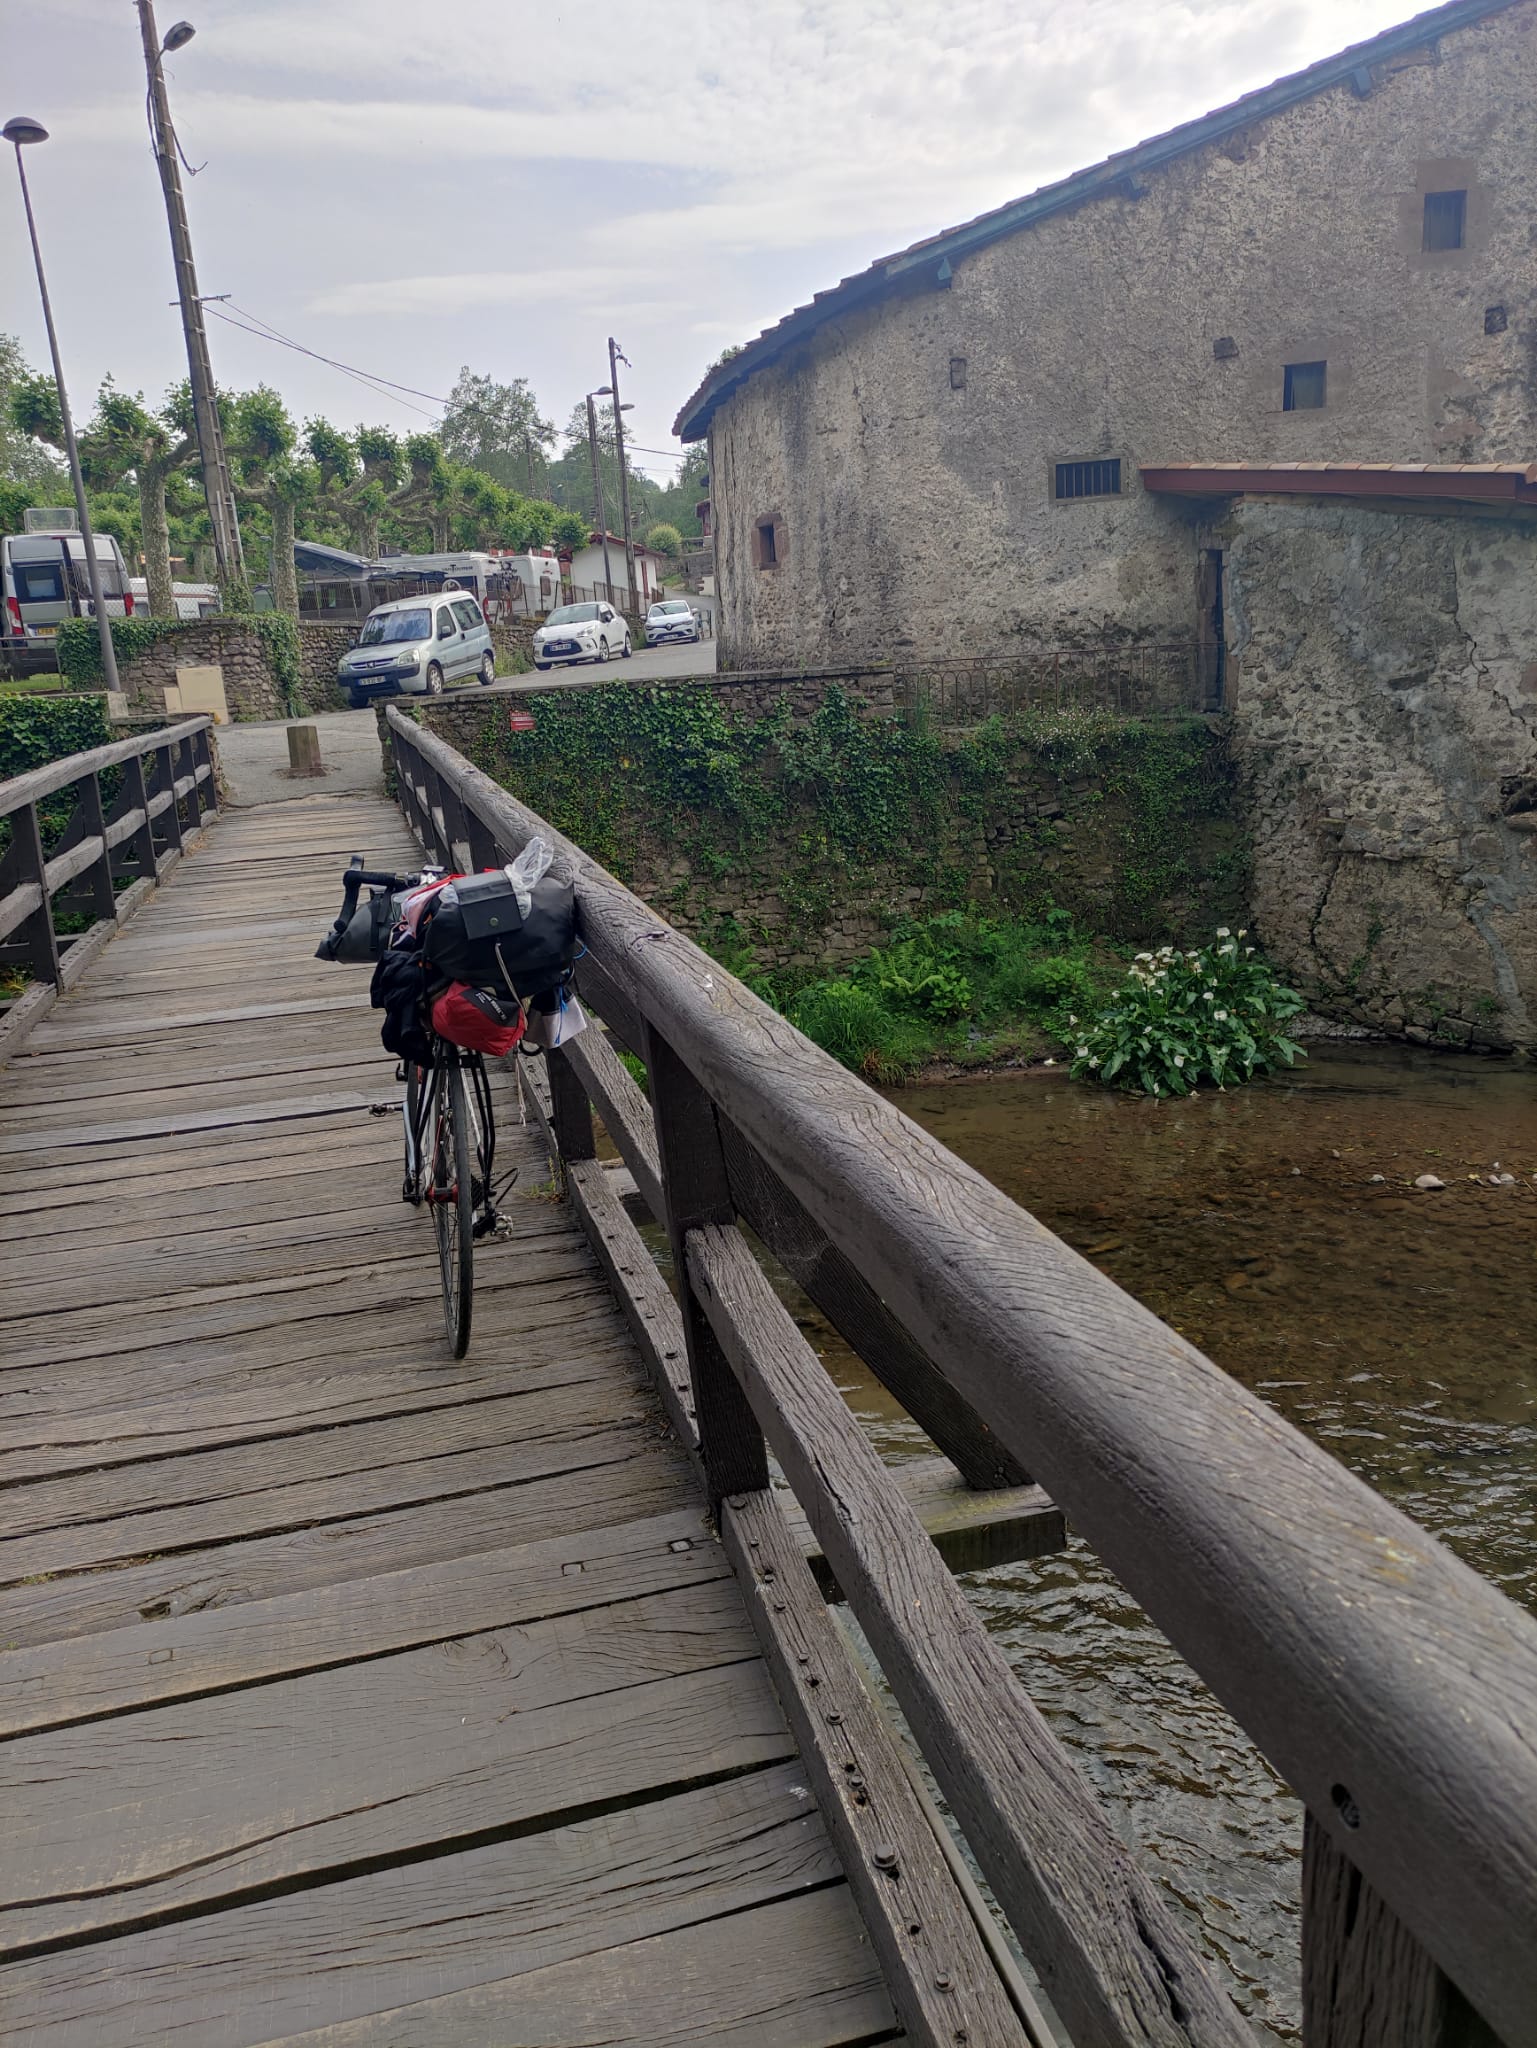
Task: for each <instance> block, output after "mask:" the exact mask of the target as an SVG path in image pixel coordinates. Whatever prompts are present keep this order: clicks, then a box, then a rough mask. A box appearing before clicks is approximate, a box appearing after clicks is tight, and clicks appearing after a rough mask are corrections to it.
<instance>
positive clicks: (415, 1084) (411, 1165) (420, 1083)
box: [400, 1060, 432, 1209]
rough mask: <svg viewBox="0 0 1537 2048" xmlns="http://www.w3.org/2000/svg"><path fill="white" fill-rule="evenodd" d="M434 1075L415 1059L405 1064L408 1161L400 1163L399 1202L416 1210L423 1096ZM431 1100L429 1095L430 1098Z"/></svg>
mask: <svg viewBox="0 0 1537 2048" xmlns="http://www.w3.org/2000/svg"><path fill="white" fill-rule="evenodd" d="M431 1087H432V1074H431V1070H430V1069H429V1068H427V1067H419V1066H418V1065H417V1064H416V1062H415V1060H407V1061H406V1099H405V1101H404V1103H403V1104H402V1105H401V1116H402V1119H403V1122H404V1126H405V1158H404V1160H403V1161H402V1162H401V1166H402V1170H401V1176H400V1199H401V1200H402V1201H403V1202H409V1203H410V1204H411V1206H412V1208H413V1209H419V1208H420V1207H421V1206H422V1178H423V1176H422V1152H423V1149H424V1148H423V1146H422V1145H421V1144H420V1142H415V1143H413V1137H415V1138H416V1139H418V1140H419V1139H420V1138H424V1137H425V1136H426V1133H425V1131H424V1130H423V1129H422V1124H423V1121H424V1113H423V1109H422V1100H423V1095H424V1093H427V1092H428V1091H430V1090H431ZM429 1100H430V1095H429Z"/></svg>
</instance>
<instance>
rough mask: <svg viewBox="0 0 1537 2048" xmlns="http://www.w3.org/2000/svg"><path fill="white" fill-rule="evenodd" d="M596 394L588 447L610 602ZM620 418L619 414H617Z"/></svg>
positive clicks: (590, 411)
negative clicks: (599, 466) (599, 464)
mask: <svg viewBox="0 0 1537 2048" xmlns="http://www.w3.org/2000/svg"><path fill="white" fill-rule="evenodd" d="M595 395H596V394H595V393H593V392H591V391H589V392H588V394H587V449H588V453H589V454H590V455H591V456H592V505H593V510H594V511H595V512H596V513H597V515H598V532H599V533H600V534H601V535H602V537H603V581H604V583H605V584H606V585H607V588H608V595H609V600H610V602H612V601H613V596H614V572H613V571H612V569H610V567H609V565H608V514H607V512H606V511H605V510H604V509H603V475H602V471H601V470H600V469H599V468H598V409H597V407H596V406H595V405H594V404H593V402H592V401H593V398H594V396H595ZM615 418H616V419H617V418H618V414H617V413H616V414H615Z"/></svg>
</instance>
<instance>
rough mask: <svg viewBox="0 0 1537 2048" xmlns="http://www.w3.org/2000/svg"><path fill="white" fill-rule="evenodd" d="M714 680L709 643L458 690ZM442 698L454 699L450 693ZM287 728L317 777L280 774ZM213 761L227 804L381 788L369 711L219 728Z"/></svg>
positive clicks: (284, 768)
mask: <svg viewBox="0 0 1537 2048" xmlns="http://www.w3.org/2000/svg"><path fill="white" fill-rule="evenodd" d="M714 673H715V642H714V641H713V640H702V641H700V642H699V643H698V645H697V646H695V645H684V646H671V647H642V648H641V649H639V651H638V652H637V653H635V654H632V655H631V656H630V658H629V660H628V661H617V660H616V661H610V662H607V663H604V664H603V665H601V666H599V665H596V664H592V665H584V666H582V667H569V668H552V669H547V670H546V671H545V672H544V674H542V675H541V674H539V673H538V672H537V671H534V672H531V673H530V674H528V675H522V676H501V677H499V678H498V679H497V681H496V682H494V683H493V684H492V685H491V686H490V688H489V690H486V689H483V688H482V686H481V685H480V684H478V683H468V684H461V685H459V686H458V687H459V688H462V689H467V690H469V691H471V692H472V693H474V694H475V695H477V696H493V697H494V696H501V695H506V696H515V695H517V694H518V693H519V692H521V691H525V690H549V689H567V690H592V689H599V688H601V687H602V686H603V685H604V684H606V683H619V682H625V683H633V682H636V681H638V680H639V679H641V678H643V677H650V676H708V675H714ZM449 694H450V695H453V694H456V693H455V692H454V691H450V693H449ZM289 723H293V724H296V725H313V726H314V728H315V730H316V731H317V732H318V733H319V735H320V759H321V765H322V766H323V767H324V769H325V774H324V775H323V776H320V777H315V776H294V775H290V773H289V772H288V738H287V731H288V725H289ZM216 737H217V741H218V748H219V761H220V765H221V767H222V768H223V771H224V781H225V786H226V788H227V789H228V791H229V799H230V802H231V804H232V805H233V806H234V807H235V808H237V809H239V808H241V807H242V806H244V805H247V804H272V803H281V802H283V801H284V799H285V798H293V797H303V796H356V795H377V794H378V793H379V792H380V791H381V790H382V789H383V787H384V766H383V761H382V758H381V756H380V753H379V729H378V726H377V724H376V723H375V720H374V714H373V711H372V710H371V709H370V710H368V711H323V712H320V713H318V714H317V715H316V716H315V717H313V718H304V719H295V720H292V721H287V720H274V721H273V722H272V723H270V724H259V725H257V724H252V725H221V726H220V727H219V730H218V733H217V735H216Z"/></svg>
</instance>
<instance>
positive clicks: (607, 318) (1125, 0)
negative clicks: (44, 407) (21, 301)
mask: <svg viewBox="0 0 1537 2048" xmlns="http://www.w3.org/2000/svg"><path fill="white" fill-rule="evenodd" d="M0 7H4V8H6V9H18V8H19V0H0ZM1410 11H1412V0H950V4H948V5H946V6H945V7H943V8H940V7H938V6H936V5H935V4H934V0H709V4H708V5H707V6H703V7H700V8H698V9H696V10H695V11H694V12H693V13H692V14H690V16H689V17H688V21H689V26H688V29H687V32H682V30H681V29H680V26H679V24H678V22H677V21H675V20H674V18H673V17H672V16H671V15H668V14H665V13H664V14H663V15H661V16H657V15H656V14H654V13H653V12H649V11H647V10H644V9H642V8H640V7H639V6H638V5H636V0H584V4H582V5H581V6H578V5H576V4H575V0H546V4H545V5H544V7H543V8H542V9H541V10H540V11H539V13H538V15H537V17H536V16H535V14H534V12H533V10H530V9H526V8H517V9H514V8H511V7H509V6H508V5H507V4H506V0H456V5H455V7H454V9H453V10H452V24H451V32H443V33H439V32H436V31H435V30H434V29H433V26H432V23H431V22H430V21H427V22H424V18H423V14H422V10H421V7H420V4H419V0H328V4H327V5H326V6H325V7H319V6H316V5H315V4H314V0H200V6H199V10H198V29H199V33H198V36H197V39H196V40H195V42H194V43H193V44H192V45H190V46H189V47H188V48H187V49H186V50H184V51H181V52H179V53H177V55H176V56H175V57H174V58H173V59H171V60H170V66H171V89H172V95H173V103H174V105H175V108H176V112H177V118H178V122H179V125H180V129H181V133H182V137H183V140H184V142H185V145H186V148H187V151H188V153H189V155H190V156H191V158H192V160H193V161H194V162H200V161H201V160H202V159H203V158H204V157H207V158H208V159H209V168H208V170H207V172H206V173H205V174H204V175H203V176H202V177H200V178H199V179H197V180H196V181H195V183H194V184H193V186H192V187H191V189H190V197H189V203H190V204H191V207H192V210H193V217H194V233H195V235H196V238H197V242H198V250H199V260H200V265H201V270H202V276H203V285H204V289H205V290H214V291H217V290H224V289H234V290H235V297H236V299H237V301H239V302H241V303H244V304H247V305H249V306H251V307H252V308H253V309H254V310H256V311H257V312H259V313H261V314H262V315H263V316H264V317H266V318H268V319H270V320H273V321H274V322H275V323H276V324H277V325H279V326H281V327H283V328H284V329H285V331H287V332H290V333H297V334H299V336H300V338H301V339H303V340H305V341H307V342H309V343H310V344H311V345H312V346H313V347H315V348H316V349H318V350H320V351H322V352H323V353H325V354H330V355H338V356H341V357H343V358H344V359H347V360H352V359H354V357H357V358H360V359H361V360H363V361H364V362H365V364H366V365H367V366H368V367H370V368H373V369H376V370H378V371H381V372H382V373H383V374H385V375H388V376H393V377H396V378H398V379H400V380H401V381H403V382H406V383H410V384H415V385H418V386H420V387H421V388H422V389H425V390H442V389H445V388H446V383H447V381H451V379H452V375H453V372H454V370H455V369H456V368H457V366H458V364H459V363H460V362H461V361H465V360H473V361H474V362H475V363H476V365H477V367H479V366H484V367H486V368H489V369H492V370H493V371H494V372H495V373H496V374H499V375H508V374H514V373H517V372H522V373H524V374H528V375H530V376H531V377H532V378H533V379H534V381H535V383H536V386H537V387H538V388H539V389H540V391H541V392H542V393H543V395H544V399H545V405H546V409H547V410H549V411H550V412H552V413H553V414H555V415H556V416H562V415H563V414H564V412H565V411H566V410H567V409H568V408H569V405H570V402H571V398H572V395H573V394H577V393H579V392H580V391H581V390H584V389H586V388H588V386H589V385H590V384H591V383H592V382H593V381H595V378H594V375H593V363H592V358H593V357H594V356H595V355H598V356H601V351H602V347H603V337H604V335H606V333H607V332H608V331H611V329H612V328H613V327H614V326H615V325H616V324H617V325H618V326H619V327H620V328H621V329H622V330H623V332H624V333H625V335H626V336H629V337H633V338H634V339H635V341H636V343H637V346H636V347H634V348H632V349H631V352H632V353H634V354H635V355H636V357H637V372H636V376H635V379H634V380H633V384H634V395H635V398H636V403H637V409H638V410H637V420H636V424H637V426H638V428H639V430H640V432H639V438H643V439H645V440H647V441H650V442H653V443H657V444H658V445H660V442H661V440H662V437H663V435H664V434H665V424H666V422H667V421H668V420H670V418H671V415H672V412H673V410H674V409H675V407H676V405H677V403H678V402H679V401H680V400H681V399H682V398H683V397H684V396H685V395H686V394H687V392H688V391H689V390H690V389H691V388H692V386H693V385H694V383H695V382H696V381H697V379H698V376H699V374H700V372H701V371H702V369H703V366H704V363H705V361H706V359H707V358H708V357H709V356H710V355H712V354H714V353H717V352H718V348H719V346H720V344H721V342H722V341H723V340H728V339H745V338H747V336H749V335H750V334H751V333H753V332H755V331H756V330H757V329H758V328H759V327H761V326H763V325H765V324H767V323H768V322H771V321H772V320H774V319H776V318H777V317H778V316H779V315H780V314H781V313H783V312H785V311H787V310H788V309H789V307H790V306H791V305H792V304H794V303H796V302H797V301H802V300H805V299H807V298H809V297H810V296H811V294H812V293H813V292H814V291H817V290H820V289H823V288H825V287H827V286H829V285H831V284H834V283H836V281H837V279H838V277H839V275H841V274H846V273H848V272H849V271H851V270H854V269H858V268H862V267H863V266H864V265H865V264H866V263H868V262H869V261H871V260H872V259H874V258H875V257H877V256H880V255H883V254H887V253H890V252H891V251H892V250H894V249H897V248H900V247H902V246H903V245H904V244H906V243H907V242H909V241H912V240H915V239H917V238H918V237H920V236H922V235H926V234H930V233H933V232H934V231H935V230H937V229H939V228H941V227H945V226H949V225H953V224H955V223H956V222H958V221H960V220H964V219H966V218H968V217H969V216H971V215H972V214H975V213H978V212H981V211H984V210H985V209H987V208H989V207H991V206H995V205H999V204H1001V203H1003V202H1004V201H1006V200H1009V199H1011V198H1015V197H1018V196H1019V195H1020V194H1022V193H1024V192H1027V191H1029V190H1031V189H1032V188H1033V187H1035V186H1036V185H1039V184H1042V183H1045V182H1048V181H1049V180H1051V179H1053V178H1056V177H1060V176H1062V175H1065V174H1066V173H1067V172H1069V171H1072V170H1074V169H1077V168H1080V167H1081V166H1083V165H1085V164H1089V163H1092V162H1094V161H1096V160H1097V159H1098V158H1100V157H1102V156H1105V155H1107V154H1109V153H1111V152H1112V151H1114V150H1116V149H1120V148H1124V147H1127V146H1128V145H1130V144H1131V143H1133V142H1136V141H1138V140H1140V139H1142V138H1143V137H1145V136H1148V135H1151V134H1156V133H1158V132H1160V131H1161V130H1163V129H1166V128H1169V127H1172V126H1174V125H1175V124H1177V123H1178V122H1180V121H1182V120H1185V119H1188V118H1190V117H1192V116H1193V115H1196V114H1199V113H1202V112H1204V111H1206V110H1207V109H1208V108H1210V107H1212V106H1215V105H1219V104H1221V103H1222V102H1224V101H1226V100H1228V99H1231V98H1233V97H1235V96H1236V95H1237V94H1238V93H1240V92H1242V91H1245V90H1248V89H1251V88H1253V87H1255V86H1258V85H1261V84H1264V83H1265V82H1267V81H1268V79H1270V78H1271V77H1273V76H1275V75H1277V74H1279V73H1283V72H1286V71H1291V70H1295V69H1297V68H1299V67H1300V66H1302V65H1304V64H1306V63H1309V62H1312V61H1313V60H1315V59H1316V58H1318V57H1321V56H1324V55H1326V54H1328V53H1329V52H1330V51H1331V50H1333V49H1336V48H1338V47H1340V46H1341V45H1342V44H1343V43H1345V42H1347V41H1351V40H1355V39H1358V38H1360V37H1362V36H1366V35H1370V34H1373V33H1375V32H1377V31H1378V30H1380V29H1381V28H1383V27H1386V26H1387V25H1388V24H1389V23H1390V22H1392V21H1393V20H1394V19H1396V18H1401V17H1402V16H1403V15H1404V14H1406V13H1408V12H1410ZM445 20H446V17H445ZM8 42H9V45H10V47H9V48H8V51H7V66H8V69H9V70H10V72H11V73H12V78H11V81H10V82H11V84H12V96H13V97H14V98H15V101H16V104H17V105H23V104H25V105H27V106H28V108H29V110H30V111H35V112H37V113H38V115H39V116H40V117H41V118H44V119H47V120H48V121H49V125H50V126H51V127H53V128H54V130H55V135H56V137H57V138H58V144H57V147H56V149H51V150H50V152H49V173H50V176H51V177H52V176H56V177H57V178H58V180H59V183H60V186H61V188H63V187H69V188H70V190H69V196H68V205H67V207H66V208H65V209H64V212H65V216H66V217H67V218H68V219H69V220H70V221H71V222H72V223H74V224H75V225H77V226H78V227H80V228H81V229H83V228H84V227H85V225H86V224H87V223H95V224H96V225H97V226H98V228H100V227H101V225H102V223H103V222H104V221H105V220H106V219H110V221H111V238H112V240H113V244H114V246H113V248H112V250H111V252H110V254H109V256H108V258H107V259H106V260H107V261H108V262H109V264H110V265H111V266H113V267H114V276H115V278H116V279H117V284H116V286H115V287H114V288H113V295H112V300H111V302H112V304H113V306H114V319H113V321H112V322H110V323H102V322H101V321H100V319H99V315H98V316H95V317H93V314H94V309H95V305H96V304H99V300H98V301H92V300H90V299H89V298H88V297H87V295H86V287H85V284H84V281H83V280H84V278H85V275H86V272H87V269H88V265H87V260H86V251H85V250H84V249H83V248H82V249H81V250H80V261H79V278H80V281H79V282H78V283H77V280H76V277H75V275H74V274H73V273H67V274H66V275H65V277H64V278H63V281H62V286H61V288H62V290H63V292H64V297H65V303H66V307H67V308H69V309H70V310H72V311H74V313H75V328H76V332H77V333H78V334H79V335H81V336H84V337H88V339H87V340H85V341H84V342H77V346H81V347H82V348H94V349H95V350H96V351H97V356H96V360H95V366H94V367H95V374H97V375H99V374H100V372H101V371H102V370H105V369H107V368H113V369H115V370H116V371H117V372H118V374H119V375H120V377H122V378H123V380H124V381H126V382H128V383H130V384H134V383H143V384H145V385H146V387H148V388H150V389H158V388H161V387H162V386H163V385H164V384H165V383H166V382H167V381H168V380H169V377H170V376H171V375H173V374H174V373H175V370H176V367H177V365H176V361H175V335H174V327H173V324H172V321H171V319H170V318H169V317H168V316H167V314H166V311H165V307H164V300H165V298H166V296H167V294H166V291H165V288H164V279H165V265H164V228H163V222H162V221H161V220H160V219H159V218H158V216H157V213H156V203H157V197H158V195H157V194H156V192H155V190H154V177H153V169H152V167H151V166H150V164H149V161H148V156H147V152H146V150H145V147H144V127H143V122H144V112H143V78H142V70H140V69H139V52H138V46H137V34H136V31H135V29H134V25H133V15H132V11H131V9H129V8H128V7H127V6H126V4H118V0H112V4H111V5H110V6H109V5H108V4H107V0H50V4H49V6H48V7H47V8H46V9H44V10H42V11H40V12H39V13H37V14H34V15H33V16H31V17H30V18H29V23H28V29H27V33H26V36H25V38H20V37H18V36H17V34H16V32H15V28H14V25H13V26H12V29H11V34H10V36H9V38H8ZM45 182H46V181H45V180H44V179H43V178H42V177H41V175H40V176H39V185H40V186H41V185H43V184H44V183H45ZM14 230H15V224H14V222H13V221H11V220H10V219H9V218H8V217H7V216H6V213H5V211H4V210H3V209H0V274H6V275H11V276H13V277H14V276H16V275H18V274H19V273H18V270H17V265H16V263H15V262H14V261H11V260H9V259H11V258H12V257H15V256H17V255H18V254H19V253H20V252H19V251H18V250H17V248H16V246H15V241H14ZM107 239H108V237H107V235H106V234H102V235H101V238H100V240H101V241H102V242H105V241H106V240H107ZM91 260H92V261H93V262H100V261H101V260H102V250H101V247H100V245H99V244H98V247H97V249H96V250H95V252H94V254H93V256H92V258H91ZM72 295H73V296H74V306H73V307H70V300H71V297H72ZM28 340H29V345H31V346H33V348H34V353H36V352H37V349H36V346H35V344H33V343H32V340H31V335H30V330H29V332H28ZM219 360H220V365H221V372H220V373H221V376H223V375H239V376H241V377H243V378H245V379H246V380H248V381H254V380H255V376H256V375H258V374H264V375H266V376H268V377H270V378H271V379H273V381H276V382H279V383H281V384H282V385H283V387H284V388H285V390H288V391H290V393H291V394H293V396H294V402H295V403H296V404H297V405H298V406H299V407H300V408H301V409H304V408H306V407H313V408H315V409H326V410H331V411H334V412H335V413H336V414H337V415H338V416H339V417H342V418H347V417H348V416H349V415H350V414H351V413H352V412H353V411H354V410H355V407H353V405H352V394H353V391H354V390H355V387H348V386H339V383H338V380H337V379H336V376H335V373H334V372H330V371H325V370H323V369H320V368H318V367H316V366H314V365H311V364H307V363H306V362H305V361H304V360H303V359H301V358H298V357H294V356H283V355H280V354H278V353H277V352H276V351H272V352H271V353H267V352H266V349H265V345H264V344H260V343H258V342H256V341H254V340H253V339H250V338H247V337H239V336H230V335H229V334H228V333H227V332H226V331H223V330H221V332H220V337H219ZM226 363H228V364H229V365H230V366H231V367H230V369H228V370H226V369H225V367H224V365H225V364H226ZM402 424H420V421H419V419H413V420H412V421H409V422H405V421H403V422H402Z"/></svg>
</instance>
